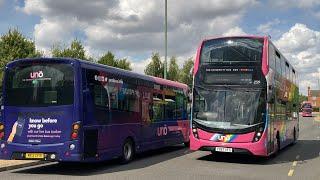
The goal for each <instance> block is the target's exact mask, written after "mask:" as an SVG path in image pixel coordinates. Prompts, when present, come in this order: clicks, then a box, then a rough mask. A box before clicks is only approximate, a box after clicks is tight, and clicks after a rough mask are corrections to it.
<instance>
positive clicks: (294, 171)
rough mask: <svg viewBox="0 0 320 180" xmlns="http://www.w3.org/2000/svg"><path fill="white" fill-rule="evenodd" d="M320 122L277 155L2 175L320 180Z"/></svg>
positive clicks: (305, 124)
mask: <svg viewBox="0 0 320 180" xmlns="http://www.w3.org/2000/svg"><path fill="white" fill-rule="evenodd" d="M319 155H320V122H318V121H315V120H314V118H300V137H299V139H298V142H297V143H296V144H295V145H292V146H289V147H287V148H285V149H283V150H282V151H281V152H280V153H279V154H278V155H277V156H275V157H270V158H257V157H252V156H245V155H236V154H215V155H212V154H211V153H209V152H202V151H197V152H192V151H190V150H189V149H187V148H184V147H183V146H174V147H168V148H164V149H160V150H155V151H150V152H146V153H143V154H140V155H138V157H137V158H136V159H135V160H134V161H133V162H131V163H129V164H126V165H119V162H118V161H116V160H112V161H107V162H103V163H93V164H92V163H91V164H81V163H68V164H66V163H63V164H61V163H48V164H41V165H37V166H31V167H24V168H19V169H14V170H8V171H2V172H0V177H1V179H15V180H16V179H23V180H28V179H30V180H34V179H43V180H49V179H59V178H61V179H76V180H79V179H112V180H113V179H125V180H127V179H130V180H131V179H139V180H150V179H164V180H171V179H183V180H189V179H197V180H202V179H218V180H220V179H222V180H224V179H228V180H229V179H237V180H247V179H249V180H250V179H259V180H260V179H266V180H267V179H268V180H270V179H303V180H309V179H310V180H313V179H315V180H319V179H320V156H319Z"/></svg>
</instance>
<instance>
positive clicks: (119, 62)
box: [98, 51, 132, 71]
mask: <svg viewBox="0 0 320 180" xmlns="http://www.w3.org/2000/svg"><path fill="white" fill-rule="evenodd" d="M98 63H100V64H104V65H108V66H112V67H117V68H120V69H125V70H129V71H131V70H132V68H131V63H130V61H128V60H127V59H126V58H124V59H116V57H115V55H114V54H113V53H112V52H110V51H108V52H107V53H106V54H104V55H103V56H102V57H100V59H99V60H98Z"/></svg>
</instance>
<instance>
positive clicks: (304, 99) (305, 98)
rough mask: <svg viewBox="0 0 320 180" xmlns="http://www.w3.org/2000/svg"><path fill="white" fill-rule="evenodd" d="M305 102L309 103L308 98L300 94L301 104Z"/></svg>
mask: <svg viewBox="0 0 320 180" xmlns="http://www.w3.org/2000/svg"><path fill="white" fill-rule="evenodd" d="M303 101H308V97H307V96H305V95H303V94H299V104H302V102H303Z"/></svg>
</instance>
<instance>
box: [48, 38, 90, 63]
mask: <svg viewBox="0 0 320 180" xmlns="http://www.w3.org/2000/svg"><path fill="white" fill-rule="evenodd" d="M52 57H69V58H76V59H83V60H89V59H90V58H89V57H87V56H86V51H85V49H84V47H83V45H82V44H81V42H80V41H79V40H77V39H75V40H73V41H72V42H71V45H70V47H68V48H65V49H62V48H61V47H60V46H55V47H53V49H52Z"/></svg>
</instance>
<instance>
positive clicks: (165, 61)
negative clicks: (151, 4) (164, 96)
mask: <svg viewBox="0 0 320 180" xmlns="http://www.w3.org/2000/svg"><path fill="white" fill-rule="evenodd" d="M164 14H165V15H164V16H165V17H164V19H165V20H164V29H165V30H164V54H165V55H164V68H163V71H164V72H163V78H164V79H167V49H168V39H167V38H168V36H167V34H168V24H167V22H168V20H167V0H165V12H164Z"/></svg>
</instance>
